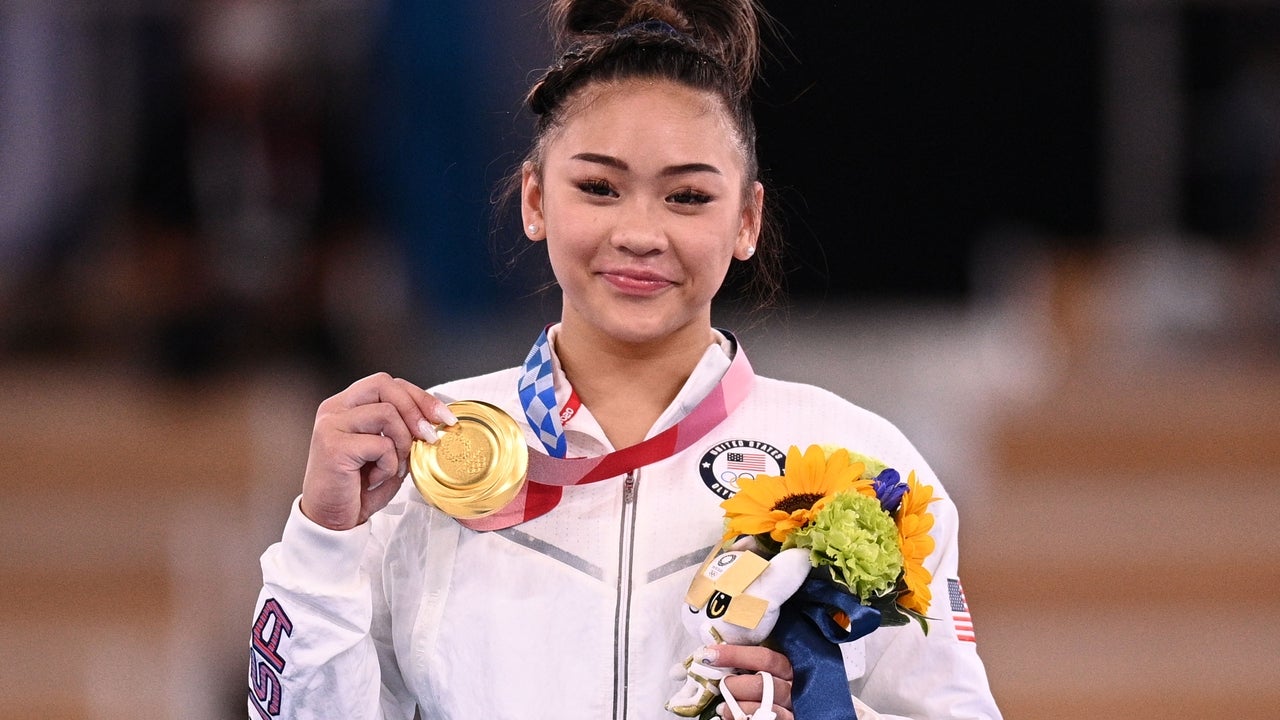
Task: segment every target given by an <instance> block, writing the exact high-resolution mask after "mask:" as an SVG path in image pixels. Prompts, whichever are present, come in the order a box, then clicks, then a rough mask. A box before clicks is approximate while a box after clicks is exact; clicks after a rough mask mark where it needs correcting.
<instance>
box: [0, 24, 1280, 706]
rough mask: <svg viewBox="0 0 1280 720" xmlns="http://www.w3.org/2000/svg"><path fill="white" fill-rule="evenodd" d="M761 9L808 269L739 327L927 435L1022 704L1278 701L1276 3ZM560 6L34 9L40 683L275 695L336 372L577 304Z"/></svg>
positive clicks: (9, 602)
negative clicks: (563, 188)
mask: <svg viewBox="0 0 1280 720" xmlns="http://www.w3.org/2000/svg"><path fill="white" fill-rule="evenodd" d="M765 5H766V6H767V7H768V8H769V9H770V10H771V12H772V13H773V14H774V15H775V16H776V18H777V19H778V21H779V22H780V25H781V27H782V28H783V31H782V32H781V34H780V37H779V38H775V40H774V41H773V42H772V47H773V54H772V55H771V57H770V59H769V62H768V63H767V67H766V73H765V81H764V82H763V83H761V86H760V88H759V93H758V95H759V100H758V103H757V117H758V122H759V126H760V153H761V161H762V165H763V167H764V171H765V175H766V180H767V182H768V186H769V198H770V199H771V200H772V201H774V203H775V205H774V206H775V208H776V209H777V210H778V219H779V220H780V223H781V225H782V227H783V231H784V232H783V236H784V237H785V239H786V244H787V247H786V251H785V257H786V267H787V271H788V274H787V290H788V296H789V300H788V301H787V302H786V304H785V305H783V306H782V307H780V308H777V309H775V310H773V311H772V312H770V313H765V314H760V313H751V312H749V311H748V309H747V308H745V307H743V305H742V304H741V303H739V302H735V299H736V296H737V295H738V292H737V287H736V286H734V287H731V288H730V289H729V290H728V291H727V292H726V296H727V297H726V301H725V303H724V306H723V307H722V308H721V309H720V313H721V315H720V317H719V318H718V322H719V323H720V324H722V325H725V326H728V327H734V328H736V329H737V330H738V332H739V335H740V337H741V338H742V340H743V341H744V343H745V345H746V346H747V347H748V348H749V349H750V352H751V356H752V359H753V363H754V364H755V365H756V367H757V369H759V370H760V371H761V372H763V373H765V374H768V375H772V376H776V377H785V378H789V379H796V380H802V381H810V382H815V383H817V384H821V385H824V386H826V387H828V388H830V389H832V390H835V391H837V392H839V393H841V394H842V395H844V396H845V397H847V398H849V399H851V400H854V401H855V402H858V403H859V404H862V405H864V406H866V407H869V408H871V409H873V410H876V411H877V412H880V413H881V414H883V415H885V416H886V417H888V418H890V419H891V420H893V421H894V422H896V423H897V424H898V425H899V426H900V427H902V428H903V429H904V430H905V431H906V433H907V434H908V436H909V437H911V438H912V439H913V440H914V441H915V442H916V444H917V445H918V446H919V447H920V448H921V450H922V452H923V453H924V454H925V456H926V457H927V458H929V459H930V461H931V463H932V464H933V465H934V468H935V470H937V472H938V474H939V476H941V477H942V478H943V480H944V482H945V483H947V487H948V489H949V490H950V492H951V494H952V495H953V496H954V498H955V500H956V502H957V504H958V505H959V506H960V508H961V512H962V520H963V525H962V528H961V540H962V547H963V548H964V552H963V554H962V561H961V562H962V564H961V571H962V578H963V580H964V583H965V589H966V592H967V596H968V599H969V603H970V606H971V608H972V609H973V613H974V615H975V618H976V624H977V636H978V649H979V652H980V653H981V654H982V656H983V658H984V660H985V661H986V663H987V667H988V670H989V673H990V678H991V683H992V686H993V689H994V691H995V693H996V697H997V699H998V700H999V701H1000V703H1001V705H1002V706H1003V709H1004V711H1005V715H1006V717H1009V718H1041V719H1044V718H1049V719H1053V718H1067V717H1072V718H1074V717H1098V716H1115V717H1128V718H1157V717H1166V716H1170V715H1173V714H1175V713H1177V714H1179V715H1185V716H1193V717H1194V716H1200V717H1233V718H1272V717H1274V716H1275V712H1276V710H1275V709H1276V708H1277V707H1280V673H1278V672H1277V670H1276V667H1277V658H1278V657H1280V629H1278V627H1277V625H1276V623H1274V622H1272V621H1271V618H1272V617H1274V615H1275V614H1276V612H1277V611H1280V562H1278V561H1277V560H1276V558H1277V557H1280V539H1278V537H1277V535H1276V533H1274V532H1273V531H1272V526H1273V524H1274V518H1275V517H1277V514H1278V513H1280V484H1278V483H1276V482H1275V480H1276V478H1277V473H1278V471H1280V5H1278V4H1277V3H1275V2H1266V1H1264V0H1254V1H1248V0H1105V1H1103V0H1097V1H1095V2H1083V1H1081V2H1066V1H1054V2H1039V3H1015V2H993V1H991V0H977V1H975V2H970V3H964V4H955V3H950V4H944V3H928V4H920V3H897V4H893V3H888V4H886V3H870V2H857V3H855V2H805V3H788V2H783V1H782V0H775V1H772V2H766V3H765ZM924 5H928V6H927V7H926V6H924ZM541 18H542V15H541V12H540V10H539V8H538V7H536V6H535V3H533V2H532V1H530V2H520V3H514V2H498V0H472V1H471V2H466V3H436V2H419V1H417V0H318V1H313V2H307V3H303V2H297V1H296V0H183V1H180V2H172V1H161V0H102V1H100V2H95V3H86V2H77V1H74V0H3V3H0V423H3V424H2V426H0V430H2V432H0V473H2V477H3V482H4V488H5V489H4V500H3V502H2V503H0V507H3V508H4V509H5V510H6V512H5V513H4V515H5V519H4V522H3V523H0V547H2V548H3V549H4V552H3V555H0V628H2V631H0V656H2V657H4V658H6V660H5V662H4V663H2V664H0V665H2V669H0V687H2V688H3V690H2V691H0V718H4V719H6V720H7V719H8V718H15V719H16V718H37V717H38V718H65V719H67V720H78V719H80V718H85V719H89V718H93V719H114V718H124V717H137V716H144V715H145V716H150V717H169V718H195V719H197V720H203V719H215V718H233V717H244V707H245V705H244V695H245V689H244V688H245V679H244V678H245V675H246V669H247V660H248V651H247V642H248V628H249V624H250V620H251V618H250V615H251V613H252V609H253V602H254V599H255V597H256V593H257V589H258V585H259V582H260V576H259V571H258V566H257V558H258V555H259V554H261V552H262V551H263V550H264V549H265V548H266V546H267V545H268V544H270V543H271V542H273V541H274V540H276V539H277V538H278V537H279V533H280V529H281V528H282V526H283V522H284V519H285V517H286V515H287V511H288V505H289V502H290V500H291V499H292V498H293V497H294V496H295V495H296V493H297V492H298V491H299V489H300V487H301V476H302V470H303V466H304V463H305V454H306V446H307V442H308V439H309V435H310V426H311V420H312V416H313V413H314V408H315V406H316V404H317V403H318V402H319V401H320V400H321V399H323V398H324V397H327V396H328V395H331V394H333V393H334V392H336V391H338V390H340V389H341V388H343V387H345V386H346V385H347V384H349V383H350V382H351V381H353V380H355V379H356V378H358V377H362V376H364V375H366V374H368V373H370V372H374V371H376V370H387V371H390V372H392V373H395V374H399V375H403V376H406V377H408V378H410V379H413V380H415V381H417V382H419V383H421V384H424V385H429V384H433V383H436V382H440V381H443V380H445V379H451V378H455V377H459V376H463V375H469V374H473V373H476V372H481V371H487V370H492V369H497V368H500V367H505V366H508V365H511V364H513V363H514V362H517V361H518V360H519V359H520V358H522V357H523V353H524V352H525V350H526V349H527V346H528V344H529V343H530V342H531V341H532V339H533V338H532V336H531V332H533V331H534V329H536V328H537V327H538V325H539V324H540V323H543V322H546V321H547V320H550V319H554V318H555V317H556V316H557V313H558V306H557V298H556V297H555V293H554V292H553V291H552V292H548V291H542V292H539V291H538V289H539V288H540V287H542V286H544V284H545V282H546V280H547V279H548V277H549V276H548V274H547V271H546V268H545V263H543V262H541V261H540V260H539V258H537V257H535V255H536V253H537V251H536V250H535V251H534V252H533V253H524V252H521V251H522V250H523V249H526V248H524V247H523V244H522V243H521V240H522V235H521V233H520V230H519V223H518V220H517V221H514V222H513V221H511V219H510V218H509V217H508V216H509V213H507V212H503V211H502V210H501V206H500V205H499V204H495V203H496V200H497V197H498V194H499V193H498V190H497V188H498V186H499V185H500V183H501V181H502V179H503V178H504V177H506V176H507V175H508V173H509V172H510V171H511V170H512V169H514V168H515V166H516V165H517V163H518V160H519V159H520V158H521V157H522V155H523V152H524V150H525V148H526V143H527V141H528V138H529V133H530V122H529V118H528V117H527V116H526V115H525V114H523V113H522V112H521V111H520V98H521V97H522V95H523V93H524V91H525V90H526V89H527V87H528V85H529V83H530V82H531V81H532V79H533V78H534V77H536V75H535V71H536V70H537V69H539V68H541V67H543V66H545V65H546V64H547V62H548V60H549V58H550V50H549V48H548V47H547V42H546V39H545V38H546V32H545V28H544V27H543V24H542V20H541Z"/></svg>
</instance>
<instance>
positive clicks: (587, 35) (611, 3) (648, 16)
mask: <svg viewBox="0 0 1280 720" xmlns="http://www.w3.org/2000/svg"><path fill="white" fill-rule="evenodd" d="M760 15H761V11H760V10H759V9H758V7H757V3H756V1H755V0H552V2H551V4H550V7H549V18H550V25H551V32H552V36H553V38H554V40H555V45H556V51H557V52H558V53H563V52H565V51H566V50H567V49H568V48H570V47H572V46H574V45H576V44H580V43H583V42H589V41H590V39H591V38H592V37H593V36H597V37H598V36H602V35H611V34H615V33H618V32H620V31H623V30H625V29H626V28H629V27H632V26H638V25H641V24H643V23H646V22H649V21H655V20H656V21H658V22H661V23H664V24H665V25H668V26H670V27H671V28H672V29H674V30H675V31H676V32H678V33H680V34H682V35H686V36H688V37H689V38H690V39H692V40H693V41H694V42H695V43H697V45H698V47H699V49H700V50H701V51H702V52H703V53H705V54H706V55H708V56H709V57H711V58H712V59H714V60H715V61H716V62H717V63H719V64H720V65H721V66H722V67H723V68H724V69H725V70H726V71H727V72H728V73H729V74H730V76H732V77H733V78H734V80H735V82H736V84H737V85H738V88H739V91H740V92H741V93H743V94H744V95H745V94H746V93H747V91H749V90H750V88H751V84H752V82H753V81H754V80H755V76H756V72H757V70H758V69H759V65H760V19H759V18H760Z"/></svg>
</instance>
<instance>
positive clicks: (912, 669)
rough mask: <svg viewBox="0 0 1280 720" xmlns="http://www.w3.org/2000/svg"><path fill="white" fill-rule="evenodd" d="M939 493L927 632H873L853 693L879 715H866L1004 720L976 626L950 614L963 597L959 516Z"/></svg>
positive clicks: (928, 563)
mask: <svg viewBox="0 0 1280 720" xmlns="http://www.w3.org/2000/svg"><path fill="white" fill-rule="evenodd" d="M934 492H935V497H938V499H937V501H936V502H933V503H931V504H930V505H929V508H930V512H931V513H933V516H934V526H933V530H932V531H931V535H932V536H933V538H934V542H935V546H934V551H933V553H931V554H930V555H929V557H928V558H926V559H925V567H926V568H927V569H928V570H929V571H930V572H931V573H932V575H933V579H932V582H931V583H930V591H931V592H932V596H933V597H932V599H931V602H930V604H929V610H928V612H927V613H926V615H927V616H928V618H929V632H928V634H927V635H926V634H925V633H923V632H922V631H921V628H920V626H919V625H918V624H916V623H914V622H913V623H911V624H909V625H905V626H901V627H891V628H881V629H879V630H877V631H875V632H873V633H871V634H870V635H868V636H867V638H866V652H867V664H868V666H867V668H866V670H867V671H866V673H865V675H864V676H863V678H862V679H861V681H854V682H853V683H852V684H851V688H852V690H853V692H854V694H855V695H856V696H857V697H858V698H859V699H860V700H861V701H862V702H864V703H865V704H866V705H867V706H869V707H870V708H871V709H873V710H874V711H875V713H877V714H873V713H865V715H866V716H867V718H876V717H879V718H885V720H890V719H894V718H915V719H917V720H923V719H925V718H955V719H956V720H1000V717H1001V716H1000V710H999V709H998V708H997V707H996V703H995V699H994V698H993V697H992V695H991V689H990V686H989V684H988V682H987V674H986V669H985V668H984V667H983V664H982V659H981V658H980V657H979V656H978V650H977V644H976V642H974V640H973V638H974V635H973V632H972V629H971V627H972V626H969V628H968V629H967V630H966V628H965V627H963V626H960V627H959V629H958V625H957V622H956V620H955V619H954V617H953V608H952V604H951V595H952V590H953V588H954V590H955V591H956V592H957V593H960V592H961V590H960V585H959V574H958V572H957V569H958V566H959V552H958V548H957V536H958V521H959V517H958V514H957V512H956V507H955V505H954V503H952V501H951V499H950V498H949V497H947V496H946V495H945V494H943V493H941V488H940V487H938V486H937V485H936V483H935V490H934ZM961 597H962V596H961ZM959 602H963V600H962V599H961V600H959ZM965 609H966V610H967V606H966V607H965ZM859 717H860V718H862V717H863V714H860V715H859Z"/></svg>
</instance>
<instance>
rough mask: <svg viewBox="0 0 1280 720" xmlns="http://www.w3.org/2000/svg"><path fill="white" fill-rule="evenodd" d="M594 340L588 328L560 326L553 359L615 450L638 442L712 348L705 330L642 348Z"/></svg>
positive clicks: (641, 345) (709, 333)
mask: <svg viewBox="0 0 1280 720" xmlns="http://www.w3.org/2000/svg"><path fill="white" fill-rule="evenodd" d="M597 335H599V333H596V332H594V331H593V329H591V328H584V327H579V326H578V325H577V324H576V323H572V322H569V323H562V324H561V326H560V331H559V333H558V334H557V336H556V355H557V357H558V358H559V360H560V367H561V369H562V370H564V373H565V377H566V378H568V380H569V383H570V384H571V385H572V386H573V389H574V391H576V392H577V393H578V397H579V398H580V399H581V400H582V404H583V405H585V406H586V407H587V408H589V409H590V410H591V414H592V416H593V417H595V419H596V422H598V423H599V424H600V427H601V428H602V429H603V430H604V433H605V435H606V436H607V437H608V438H609V442H610V443H612V445H613V446H614V447H615V448H624V447H628V446H630V445H634V444H636V443H638V442H640V441H642V440H644V438H645V436H646V435H647V434H648V432H649V430H650V428H652V427H653V424H654V423H655V422H657V420H658V418H659V417H660V416H661V415H662V413H663V411H665V410H666V409H667V406H669V405H670V404H671V402H672V401H673V400H675V397H676V395H677V394H678V393H679V392H680V388H682V387H684V383H685V381H686V380H688V379H689V376H690V375H691V374H692V373H693V369H694V368H695V367H697V365H698V362H699V361H700V360H701V359H702V356H703V354H704V353H705V352H706V350H707V347H708V346H709V345H710V344H711V343H712V342H714V335H713V334H712V331H711V327H710V325H709V324H708V325H707V326H706V327H700V326H694V327H690V328H687V329H682V330H680V331H677V332H676V333H672V334H671V335H668V336H667V337H665V338H663V339H661V340H659V341H656V342H646V343H626V342H620V341H618V340H617V339H614V338H608V337H597Z"/></svg>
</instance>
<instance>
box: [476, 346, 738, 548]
mask: <svg viewBox="0 0 1280 720" xmlns="http://www.w3.org/2000/svg"><path fill="white" fill-rule="evenodd" d="M721 332H723V333H724V335H725V337H727V338H728V339H729V342H730V343H731V344H732V345H733V350H734V352H733V359H732V360H731V361H730V363H729V369H728V370H726V371H725V373H724V377H722V378H720V382H719V384H717V385H716V386H715V388H713V389H712V390H711V392H710V393H707V396H706V397H704V398H703V399H702V402H700V403H698V405H697V407H695V408H694V409H693V410H692V411H690V412H689V414H688V415H686V416H685V417H684V419H682V420H681V421H680V422H678V423H676V424H675V425H673V426H671V427H669V428H667V429H666V430H663V431H662V432H660V433H658V434H657V435H654V436H653V437H651V438H649V439H648V440H644V441H643V442H639V443H637V444H635V445H632V446H630V447H625V448H622V449H621V450H616V451H614V452H611V453H608V454H606V455H600V456H597V457H582V458H566V457H564V456H565V454H566V452H567V450H566V445H565V438H564V427H563V426H562V425H561V423H560V416H559V413H557V412H556V401H555V387H554V384H553V382H552V368H551V344H550V342H549V341H548V339H547V332H546V330H543V331H542V335H541V336H540V337H539V338H538V342H537V343H535V344H534V346H533V349H532V350H531V351H530V352H529V356H528V357H527V358H526V359H525V372H524V373H523V374H522V375H521V376H520V381H519V385H518V386H517V390H518V392H519V394H520V404H521V405H523V406H524V410H525V417H526V418H528V420H529V425H530V426H531V427H533V428H534V431H535V432H536V433H537V434H538V439H539V440H541V441H542V444H543V446H544V447H545V448H546V449H547V454H543V453H540V452H538V451H536V450H534V449H533V448H530V449H529V470H528V474H527V481H526V482H525V484H524V487H522V488H521V489H520V493H519V494H518V495H516V497H515V499H513V500H512V501H511V502H510V503H508V504H507V505H506V506H505V507H503V508H502V509H500V510H498V511H497V512H496V513H494V514H492V515H489V516H487V517H482V518H476V519H472V520H462V519H459V520H458V522H460V523H462V524H463V525H466V526H467V527H469V528H471V529H472V530H501V529H503V528H509V527H511V526H513V525H518V524H520V523H522V522H527V521H529V520H532V519H534V518H536V517H538V516H540V515H545V514H546V513H547V512H549V511H550V510H551V509H552V508H554V507H555V506H556V505H557V504H559V502H560V497H561V495H562V494H563V493H564V488H565V487H567V486H569V485H585V484H587V483H593V482H597V481H599V480H604V479H606V478H611V477H617V476H619V475H625V474H626V473H629V472H631V471H632V470H635V469H636V468H640V467H644V466H645V465H649V464H652V463H655V462H658V461H659V460H664V459H666V458H669V457H671V456H672V455H675V454H676V453H678V452H680V451H682V450H684V449H686V448H688V447H689V446H690V445H693V444H694V443H695V442H697V441H698V440H701V439H702V438H703V437H704V436H705V435H706V434H707V433H708V432H710V431H711V429H712V428H714V427H715V426H717V425H719V424H720V423H721V422H723V421H724V419H725V418H727V417H729V415H730V414H731V413H732V412H733V411H734V409H736V408H737V407H738V405H740V404H741V403H742V401H743V400H744V399H746V397H747V395H748V393H750V392H751V386H752V385H753V384H754V382H755V372H754V371H753V370H752V369H751V363H750V362H748V361H747V355H746V353H744V352H743V351H742V348H741V347H740V346H739V345H738V341H737V339H736V338H734V337H733V335H731V334H729V333H727V332H724V331H723V330H722V331H721Z"/></svg>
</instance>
